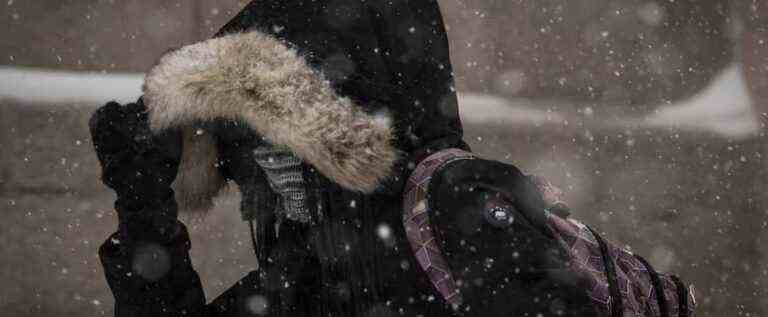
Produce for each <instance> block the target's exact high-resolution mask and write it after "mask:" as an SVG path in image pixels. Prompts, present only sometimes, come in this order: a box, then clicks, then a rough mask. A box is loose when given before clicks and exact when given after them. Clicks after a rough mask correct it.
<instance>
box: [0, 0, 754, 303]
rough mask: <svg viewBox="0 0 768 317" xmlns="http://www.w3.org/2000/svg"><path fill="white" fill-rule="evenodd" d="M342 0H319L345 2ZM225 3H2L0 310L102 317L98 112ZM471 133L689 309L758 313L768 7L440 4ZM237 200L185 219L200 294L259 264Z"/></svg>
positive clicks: (741, 2)
mask: <svg viewBox="0 0 768 317" xmlns="http://www.w3.org/2000/svg"><path fill="white" fill-rule="evenodd" d="M349 1H357V0H333V1H331V0H329V1H328V2H329V5H333V6H344V5H345V3H347V2H349ZM244 4H245V3H244V1H237V0H207V1H206V0H186V1H139V0H121V1H115V0H76V1H75V0H35V1H24V0H3V1H2V2H0V215H1V216H0V217H2V218H0V219H2V221H0V280H1V281H3V282H4V283H3V287H2V288H0V316H103V315H111V313H112V311H111V305H112V298H111V294H110V293H109V291H108V288H107V285H106V283H105V281H104V278H103V276H102V274H103V273H102V271H101V267H100V265H99V263H98V258H97V255H96V252H97V248H98V246H99V245H100V244H101V242H102V241H103V239H105V238H106V237H107V235H108V234H109V233H111V232H112V231H113V229H114V227H115V224H116V220H115V214H114V212H113V211H112V206H111V204H112V200H113V199H114V196H113V194H112V193H111V192H110V191H108V190H107V189H106V188H105V187H103V186H102V185H101V184H100V181H99V167H98V165H97V161H96V157H95V155H94V152H93V151H92V145H91V143H90V139H89V135H88V131H87V120H88V117H89V115H90V113H91V112H92V111H93V110H94V109H95V108H96V107H98V106H100V105H101V104H103V103H105V102H106V101H108V100H110V99H116V100H119V101H123V102H128V101H130V100H132V99H135V98H136V97H138V95H139V94H140V85H141V81H142V75H141V73H143V72H145V71H147V70H148V69H149V67H150V66H151V65H152V64H153V63H154V61H155V59H156V58H158V57H159V56H160V55H161V54H162V53H163V52H164V51H166V50H168V49H169V48H172V47H178V46H181V45H184V44H188V43H191V42H194V41H198V40H201V39H205V38H207V37H209V36H211V35H212V34H213V33H214V31H215V30H216V29H217V28H218V27H219V26H221V25H222V24H223V23H224V22H225V21H226V20H228V19H229V17H231V16H232V15H234V13H235V12H237V11H238V10H239V9H240V8H241V7H242V6H243V5H244ZM440 4H441V7H442V10H443V14H444V16H445V21H446V23H447V25H448V27H449V37H450V41H451V49H452V59H453V64H454V68H455V71H456V76H457V89H458V91H459V93H460V106H461V112H462V119H463V121H464V124H465V128H466V138H467V140H468V141H469V142H470V143H471V144H472V145H473V147H474V149H475V150H476V151H477V152H479V153H481V154H482V155H484V156H486V157H489V158H494V159H499V160H504V161H507V162H511V163H514V164H517V165H518V166H520V167H521V168H523V169H524V170H527V171H529V172H530V173H536V174H540V175H543V176H545V177H547V178H549V179H550V180H551V181H552V182H553V183H554V184H557V185H559V186H560V187H562V188H563V189H564V190H565V191H566V192H567V198H568V200H569V201H570V203H571V205H572V207H573V209H574V214H575V217H577V218H580V219H582V220H584V221H585V222H587V223H589V224H592V225H593V226H594V227H596V228H597V229H598V230H599V231H602V232H604V233H605V234H606V235H607V237H609V238H610V239H611V240H613V241H615V242H617V243H619V244H621V245H626V246H628V247H629V248H631V249H632V250H633V251H634V252H636V253H638V254H641V255H644V256H646V257H647V258H648V259H649V260H650V262H651V263H653V264H654V265H655V266H656V267H657V269H658V270H660V271H673V272H677V273H679V274H680V275H681V276H682V277H683V279H684V280H686V281H687V282H690V283H692V284H694V285H695V289H696V299H697V303H698V305H699V315H700V316H764V315H768V299H766V296H767V295H768V294H766V292H767V291H766V290H768V247H766V245H768V189H766V187H768V142H766V140H768V138H767V137H766V122H768V121H767V120H766V118H767V116H766V112H768V8H767V6H768V4H766V3H765V1H762V0H719V1H718V0H675V1H668V0H440ZM238 199H239V198H238V197H236V195H233V196H231V197H227V198H225V199H223V200H222V201H220V203H219V205H218V207H217V210H216V211H215V212H213V213H212V214H211V215H210V216H209V217H207V218H206V219H204V220H192V219H188V223H189V224H190V227H191V231H192V235H193V250H192V252H193V255H192V256H193V259H194V262H195V267H196V268H197V270H198V271H199V272H200V274H201V277H202V278H203V283H204V286H205V288H206V293H207V295H208V297H209V298H213V297H215V296H217V295H218V294H219V293H220V292H221V291H223V290H224V289H226V288H227V287H229V286H230V285H231V284H232V283H234V282H236V281H237V280H239V278H240V277H241V276H242V275H243V274H245V273H246V272H248V271H250V270H251V269H253V268H254V267H255V260H254V259H253V257H252V255H251V254H252V253H251V250H250V247H251V246H250V240H249V236H248V230H247V226H246V225H245V224H243V223H241V222H240V220H239V216H238V212H237V205H238Z"/></svg>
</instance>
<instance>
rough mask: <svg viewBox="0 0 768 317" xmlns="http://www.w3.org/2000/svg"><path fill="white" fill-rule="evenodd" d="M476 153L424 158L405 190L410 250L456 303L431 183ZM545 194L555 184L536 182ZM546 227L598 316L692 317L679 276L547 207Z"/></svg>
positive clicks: (690, 293)
mask: <svg viewBox="0 0 768 317" xmlns="http://www.w3.org/2000/svg"><path fill="white" fill-rule="evenodd" d="M473 158H475V155H474V154H472V153H469V152H466V151H463V150H459V149H447V150H443V151H440V152H437V153H435V154H432V155H431V156H429V157H428V158H426V159H424V160H423V161H422V162H421V163H419V165H418V166H417V167H416V169H415V170H414V172H413V173H412V174H411V176H410V177H409V179H408V182H407V184H406V188H405V192H404V203H403V211H404V213H403V224H404V226H405V230H406V234H407V237H408V241H409V243H410V245H411V250H412V252H413V254H414V256H415V257H416V260H417V262H418V263H419V266H420V268H421V269H422V271H423V272H424V274H426V275H427V277H428V279H429V281H430V283H431V285H432V287H433V288H434V290H435V291H436V292H437V293H438V294H439V295H440V297H442V299H443V300H445V302H446V303H448V304H451V305H453V306H454V307H458V306H459V305H461V304H462V296H461V293H460V291H459V287H458V286H457V283H456V281H455V280H454V278H453V276H452V273H451V269H450V267H449V265H448V262H447V261H446V259H445V257H444V256H443V254H442V252H441V250H440V246H439V244H438V242H437V240H436V239H435V232H434V231H433V228H432V226H431V225H430V222H429V215H430V213H431V210H430V206H429V203H428V201H429V200H428V198H427V197H428V188H429V184H430V180H431V179H432V176H433V175H434V174H435V173H436V172H437V171H438V170H439V169H440V167H442V166H445V165H446V164H448V163H450V162H453V161H456V160H463V159H473ZM534 183H536V184H537V186H538V187H539V189H540V191H541V192H542V194H543V195H546V194H547V193H548V192H551V191H552V190H553V189H552V188H551V185H549V183H547V182H543V181H534ZM544 212H545V213H546V224H547V228H548V229H549V230H551V233H552V235H553V236H554V237H555V238H556V239H557V242H558V244H559V245H560V246H561V247H562V248H563V249H564V250H566V253H567V257H568V261H567V263H568V264H567V266H568V271H569V272H570V273H571V274H576V275H578V276H579V277H580V278H582V279H585V280H587V281H588V285H590V287H588V288H586V289H585V290H584V291H585V292H586V293H587V296H588V297H589V299H590V301H591V303H592V305H593V306H594V310H595V311H596V312H597V314H598V316H605V317H608V316H610V317H620V316H659V317H672V316H680V317H693V316H694V309H695V306H696V301H695V297H694V289H693V286H690V287H686V286H685V284H683V282H682V281H681V280H680V278H678V277H677V276H675V275H670V274H663V273H659V272H657V271H655V270H654V269H653V267H652V266H651V265H650V264H649V263H648V261H646V260H645V259H643V258H642V257H640V256H638V255H635V254H633V253H631V252H630V251H628V250H626V249H623V248H620V247H618V246H616V245H615V244H613V243H610V242H608V241H606V240H605V239H603V238H602V237H601V236H600V235H599V234H597V232H595V231H594V230H592V229H591V228H590V227H588V226H586V225H584V224H583V223H581V222H579V221H577V220H575V219H573V218H570V217H568V216H566V215H563V214H562V213H556V212H550V211H549V210H545V211H544Z"/></svg>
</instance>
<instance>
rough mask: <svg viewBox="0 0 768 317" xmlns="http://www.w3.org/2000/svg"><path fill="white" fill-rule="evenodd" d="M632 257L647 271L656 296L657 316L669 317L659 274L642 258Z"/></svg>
mask: <svg viewBox="0 0 768 317" xmlns="http://www.w3.org/2000/svg"><path fill="white" fill-rule="evenodd" d="M634 257H635V259H637V260H638V261H639V262H640V263H642V264H643V266H645V270H646V271H648V275H649V277H650V279H651V284H652V285H653V292H654V293H655V294H656V303H657V304H658V305H659V315H661V316H660V317H671V316H670V315H669V304H668V303H667V298H666V297H665V296H664V286H663V285H662V284H661V278H659V273H657V272H656V270H654V269H653V266H651V264H650V263H648V261H646V260H645V259H644V258H643V257H641V256H639V255H636V254H635V255H634Z"/></svg>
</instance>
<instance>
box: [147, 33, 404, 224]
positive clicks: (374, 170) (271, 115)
mask: <svg viewBox="0 0 768 317" xmlns="http://www.w3.org/2000/svg"><path fill="white" fill-rule="evenodd" d="M143 89H144V101H145V103H146V105H147V107H148V109H149V112H150V116H149V117H150V125H151V128H152V129H153V130H154V131H161V130H163V129H169V128H180V129H181V130H182V131H183V132H184V153H183V155H182V163H181V166H180V171H179V175H178V177H177V180H176V182H175V183H174V186H175V190H176V192H177V199H178V201H179V204H180V208H181V209H183V210H184V209H186V210H198V209H203V210H204V209H207V208H209V207H210V206H211V201H212V199H213V197H215V196H216V195H217V193H218V192H219V190H220V189H221V188H222V187H223V186H224V184H225V182H224V180H223V177H222V176H221V175H220V174H219V171H218V168H217V162H218V158H217V156H218V155H217V147H216V143H215V140H214V138H213V136H212V135H210V134H209V133H207V132H206V131H204V130H202V129H198V128H197V127H198V125H199V124H201V123H204V122H210V121H212V120H215V119H229V120H237V121H240V122H244V123H246V124H247V125H248V126H250V128H252V129H253V130H255V131H256V132H258V133H259V134H260V135H261V136H263V137H264V138H265V139H267V140H269V141H270V142H271V143H273V144H275V145H278V146H285V147H287V148H288V149H290V150H291V151H292V152H293V153H294V154H295V155H296V156H298V157H300V158H301V159H302V160H303V161H304V162H306V163H308V164H310V165H311V166H313V167H314V168H315V169H316V170H317V171H318V172H320V173H321V174H323V175H324V176H326V177H327V178H329V179H330V180H332V181H334V182H335V183H337V184H339V185H340V186H342V187H344V188H347V189H349V190H354V191H359V192H366V193H367V192H371V191H373V190H374V189H376V188H377V186H378V185H379V183H380V182H381V181H382V180H384V179H385V178H387V177H388V176H389V174H390V172H391V170H392V167H393V165H394V163H395V161H396V160H397V156H398V155H397V150H396V149H395V147H394V146H393V145H392V141H393V132H392V128H391V125H390V120H389V118H388V117H387V116H386V115H383V114H372V113H367V112H365V111H364V110H363V109H365V108H364V107H361V106H359V105H355V104H354V102H353V101H352V100H351V99H349V98H347V97H344V96H341V95H339V94H337V92H336V91H335V90H334V89H333V88H332V87H331V84H330V82H329V81H328V80H327V79H326V78H325V76H324V75H323V74H322V73H320V72H318V71H317V70H315V69H313V68H312V67H310V66H309V65H308V64H307V62H306V60H305V59H304V58H302V57H301V56H299V54H298V53H297V52H296V51H295V50H294V49H293V48H290V47H289V46H288V45H286V43H285V42H283V41H282V40H279V39H277V38H275V37H273V36H272V35H269V34H265V33H262V32H260V31H249V32H245V33H236V34H230V35H225V36H222V37H218V38H214V39H210V40H207V41H204V42H200V43H196V44H192V45H188V46H185V47H182V48H180V49H177V50H174V51H171V52H169V53H167V54H165V55H164V56H163V57H162V58H161V59H160V61H159V63H158V64H157V65H156V66H154V67H153V68H152V69H151V71H150V72H149V73H148V74H147V76H146V78H145V84H144V88H143Z"/></svg>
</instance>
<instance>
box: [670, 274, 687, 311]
mask: <svg viewBox="0 0 768 317" xmlns="http://www.w3.org/2000/svg"><path fill="white" fill-rule="evenodd" d="M670 278H671V279H672V282H674V283H675V286H676V287H677V300H678V302H677V305H678V312H679V316H680V317H689V313H688V288H686V287H685V284H683V281H681V280H680V278H679V277H677V276H676V275H672V276H670Z"/></svg>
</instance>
